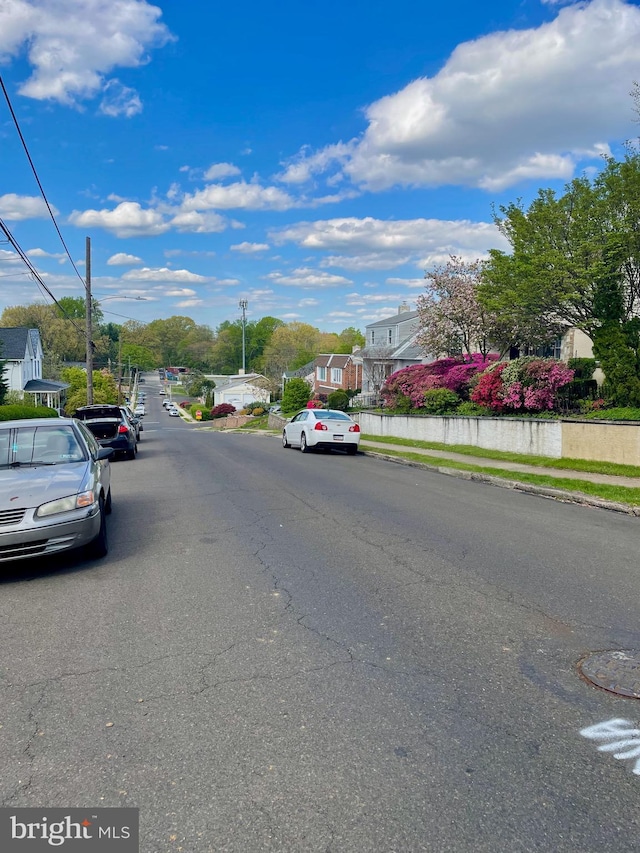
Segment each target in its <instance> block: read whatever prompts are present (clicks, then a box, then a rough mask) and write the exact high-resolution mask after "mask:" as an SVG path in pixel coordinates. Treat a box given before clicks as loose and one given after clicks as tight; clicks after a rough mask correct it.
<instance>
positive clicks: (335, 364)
mask: <svg viewBox="0 0 640 853" xmlns="http://www.w3.org/2000/svg"><path fill="white" fill-rule="evenodd" d="M313 365H314V368H313V382H312V385H311V390H312V392H313V394H314V395H317V396H322V397H327V396H328V395H329V394H331V393H332V392H333V391H349V390H350V391H355V390H356V389H357V388H361V387H362V359H361V358H360V357H359V355H358V351H357V350H356V352H353V353H350V354H348V355H344V354H339V353H324V354H322V355H319V356H317V357H316V358H315V360H314V363H313Z"/></svg>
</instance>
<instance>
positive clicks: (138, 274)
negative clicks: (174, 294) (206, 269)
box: [122, 267, 209, 283]
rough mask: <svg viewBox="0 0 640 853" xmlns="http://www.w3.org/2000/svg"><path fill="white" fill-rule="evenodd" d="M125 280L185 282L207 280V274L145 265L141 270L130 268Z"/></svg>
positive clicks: (124, 277) (124, 276)
mask: <svg viewBox="0 0 640 853" xmlns="http://www.w3.org/2000/svg"><path fill="white" fill-rule="evenodd" d="M122 279H123V281H175V282H179V281H185V282H196V283H200V282H207V281H209V279H208V278H207V277H206V276H203V275H198V274H197V273H194V272H189V270H170V269H167V267H160V268H153V269H152V268H150V267H143V268H142V269H140V270H130V271H129V272H126V273H125V274H124V275H123V276H122Z"/></svg>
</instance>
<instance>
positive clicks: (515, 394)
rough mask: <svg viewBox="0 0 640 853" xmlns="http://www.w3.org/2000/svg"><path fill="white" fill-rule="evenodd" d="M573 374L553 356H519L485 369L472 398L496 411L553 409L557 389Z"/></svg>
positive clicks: (555, 403) (540, 410)
mask: <svg viewBox="0 0 640 853" xmlns="http://www.w3.org/2000/svg"><path fill="white" fill-rule="evenodd" d="M573 376H574V371H573V370H571V369H570V368H568V367H567V366H566V364H564V363H563V362H561V361H558V360H557V359H554V358H533V357H523V358H517V359H515V360H514V361H510V362H500V363H499V364H496V365H495V366H493V367H491V368H489V370H487V371H485V373H483V374H482V376H481V377H480V379H479V381H478V384H477V385H476V387H475V388H474V389H473V391H472V393H471V399H472V400H473V402H474V403H478V405H480V406H485V407H486V408H488V409H492V410H493V411H494V412H502V411H505V410H511V411H518V410H522V411H528V412H542V411H545V410H546V411H551V410H552V409H554V408H555V407H556V405H557V400H558V390H559V389H560V388H562V387H563V386H564V385H566V384H567V383H568V382H571V380H572V379H573Z"/></svg>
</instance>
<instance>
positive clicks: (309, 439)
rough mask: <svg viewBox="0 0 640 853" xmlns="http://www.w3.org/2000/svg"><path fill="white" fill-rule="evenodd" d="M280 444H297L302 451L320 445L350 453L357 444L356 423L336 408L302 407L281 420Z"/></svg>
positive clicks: (355, 448)
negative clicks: (282, 422) (292, 414)
mask: <svg viewBox="0 0 640 853" xmlns="http://www.w3.org/2000/svg"><path fill="white" fill-rule="evenodd" d="M282 446H283V447H291V446H293V447H299V448H300V450H301V451H302V452H303V453H307V452H308V451H309V450H312V449H313V448H316V447H320V448H323V449H325V450H331V449H333V450H335V449H338V450H346V451H347V453H349V454H350V455H354V454H356V453H357V452H358V447H359V446H360V426H359V424H357V423H356V422H355V421H354V420H353V418H350V417H349V415H347V414H346V413H345V412H340V411H338V410H337V409H303V410H302V411H301V412H298V414H297V415H294V416H293V417H292V418H291V420H290V421H289V423H287V424H285V427H284V429H283V431H282Z"/></svg>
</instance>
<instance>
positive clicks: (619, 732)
mask: <svg viewBox="0 0 640 853" xmlns="http://www.w3.org/2000/svg"><path fill="white" fill-rule="evenodd" d="M580 734H581V735H582V737H586V738H589V740H602V741H604V743H601V744H600V746H599V747H598V752H612V753H613V757H614V758H617V759H618V760H619V761H624V760H625V759H627V758H635V759H637V760H636V762H635V764H634V766H633V770H632V771H631V772H632V773H634V774H635V775H636V776H640V729H637V728H636V727H635V726H634V724H633V723H632V722H631V721H630V720H622V719H620V718H617V717H614V718H612V719H611V720H605V721H604V722H602V723H596V724H595V726H587V727H586V728H585V729H580Z"/></svg>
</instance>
